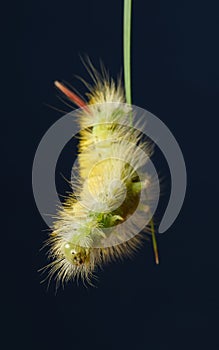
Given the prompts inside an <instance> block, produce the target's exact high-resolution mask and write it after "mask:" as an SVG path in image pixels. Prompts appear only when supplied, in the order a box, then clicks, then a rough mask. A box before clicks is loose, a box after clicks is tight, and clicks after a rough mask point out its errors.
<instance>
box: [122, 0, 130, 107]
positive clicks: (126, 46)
mask: <svg viewBox="0 0 219 350" xmlns="http://www.w3.org/2000/svg"><path fill="white" fill-rule="evenodd" d="M131 15H132V0H124V19H123V59H124V82H125V95H126V103H128V104H130V105H131V104H132V96H131Z"/></svg>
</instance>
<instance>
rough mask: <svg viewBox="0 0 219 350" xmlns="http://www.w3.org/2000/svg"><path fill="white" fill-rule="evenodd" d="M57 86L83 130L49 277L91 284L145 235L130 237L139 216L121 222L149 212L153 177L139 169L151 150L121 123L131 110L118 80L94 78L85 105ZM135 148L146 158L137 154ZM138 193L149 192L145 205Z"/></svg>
mask: <svg viewBox="0 0 219 350" xmlns="http://www.w3.org/2000/svg"><path fill="white" fill-rule="evenodd" d="M56 86H57V87H58V88H59V89H60V90H61V91H62V92H63V93H64V94H65V95H67V96H68V97H69V98H70V99H71V100H72V101H73V102H74V103H75V104H77V105H78V106H79V107H83V108H82V109H79V110H78V122H79V124H80V130H81V131H80V137H79V154H78V166H77V173H76V174H75V175H74V176H73V178H72V194H71V195H69V196H68V198H67V199H66V200H65V202H64V204H63V207H62V208H60V209H59V211H58V213H57V217H56V220H55V222H54V226H53V232H52V233H51V235H50V237H49V240H48V242H47V244H48V245H49V247H50V248H49V257H50V258H51V259H52V262H51V263H50V264H49V265H48V266H49V267H50V271H49V278H51V277H52V276H54V277H55V279H56V280H57V284H59V283H62V284H64V283H65V282H67V281H68V280H70V279H74V278H78V277H81V278H82V280H83V281H88V283H91V281H92V276H93V273H94V271H95V269H96V268H97V267H100V266H102V265H103V264H105V263H107V262H109V261H110V260H114V259H117V258H123V257H125V256H130V255H132V253H133V252H134V251H135V250H136V249H137V248H138V247H139V246H140V245H141V243H142V240H143V238H144V234H137V235H135V234H132V231H133V230H132V226H133V225H138V224H139V222H138V221H139V218H138V216H137V218H135V219H134V221H133V222H131V224H129V226H127V225H126V226H125V228H123V223H125V222H127V221H128V220H130V218H132V216H133V213H135V211H136V208H139V210H140V211H141V213H142V215H144V214H146V213H148V212H149V211H150V193H151V192H152V191H151V189H152V188H153V179H151V178H150V177H149V176H148V175H147V174H145V173H144V174H143V176H142V172H141V169H142V167H144V165H145V164H146V163H147V161H148V159H149V158H150V156H151V154H152V147H151V146H150V144H149V143H148V142H145V141H144V142H143V141H142V139H141V133H140V132H139V131H138V130H136V129H134V128H133V127H132V126H131V125H130V126H127V125H126V126H124V125H122V123H121V122H122V121H123V120H125V119H126V120H127V118H129V117H130V113H132V108H131V106H129V105H127V104H125V96H124V91H123V88H122V85H121V83H120V82H118V83H117V84H116V83H115V82H114V81H113V80H111V79H109V78H107V77H106V76H104V78H101V77H100V75H98V74H96V76H95V84H94V87H89V93H88V94H87V95H88V99H89V100H88V102H87V103H85V102H84V101H82V100H81V99H80V98H79V97H78V96H76V95H75V94H74V93H73V92H72V91H70V90H68V89H67V88H66V87H65V86H64V85H63V84H61V83H59V82H56ZM91 122H92V124H93V126H92V127H91V126H90V125H91ZM136 145H138V147H137V148H136ZM138 148H140V149H141V150H142V151H143V152H144V155H145V154H146V157H145V156H144V157H143V156H139V152H138ZM142 191H147V194H148V193H149V195H148V202H145V203H144V205H142V203H141V206H139V203H140V196H141V193H142ZM127 227H128V228H129V229H127Z"/></svg>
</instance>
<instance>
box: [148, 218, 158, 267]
mask: <svg viewBox="0 0 219 350" xmlns="http://www.w3.org/2000/svg"><path fill="white" fill-rule="evenodd" d="M150 226H151V235H152V245H153V250H154V257H155V262H156V264H157V265H158V264H159V255H158V248H157V240H156V235H155V229H154V221H153V219H151V221H150Z"/></svg>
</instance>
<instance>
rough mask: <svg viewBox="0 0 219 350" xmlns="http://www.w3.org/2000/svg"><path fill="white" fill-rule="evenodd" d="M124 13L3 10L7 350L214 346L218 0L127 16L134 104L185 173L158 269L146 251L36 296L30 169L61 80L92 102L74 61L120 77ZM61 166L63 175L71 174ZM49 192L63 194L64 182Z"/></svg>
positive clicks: (39, 259)
mask: <svg viewBox="0 0 219 350" xmlns="http://www.w3.org/2000/svg"><path fill="white" fill-rule="evenodd" d="M122 6H123V5H122V1H121V0H118V1H115V0H114V1H100V0H94V1H88V0H87V1H85V0H80V1H73V0H71V1H68V0H63V1H56V0H54V1H51V0H46V1H42V0H38V1H31V0H29V1H19V2H16V3H10V4H9V7H10V8H9V13H8V19H10V24H9V26H7V27H4V28H3V34H5V38H6V40H5V42H6V49H5V50H4V51H2V55H3V54H6V55H5V56H6V63H5V65H2V68H3V69H2V71H3V72H2V73H6V75H7V77H6V78H7V86H8V87H7V89H5V92H6V98H8V100H6V99H5V100H4V101H6V106H7V108H6V111H5V113H4V116H3V120H4V121H5V122H6V126H7V129H6V130H7V131H6V132H5V131H3V132H2V136H1V142H2V148H3V149H4V150H6V152H7V160H6V161H5V162H4V164H3V166H2V187H3V190H6V191H5V194H4V195H3V194H2V201H3V203H4V207H5V208H6V214H5V215H4V217H3V222H4V223H6V229H3V230H2V231H3V232H2V236H3V235H4V236H5V232H7V238H8V242H7V245H2V252H4V253H5V259H4V261H3V265H2V272H4V271H5V270H7V271H6V275H7V277H9V281H8V282H7V283H5V279H4V278H2V283H3V284H2V290H3V291H6V298H4V299H2V310H3V309H5V311H6V318H7V320H8V321H7V323H6V318H4V320H3V321H4V323H6V324H7V326H8V327H7V332H8V333H7V344H8V345H7V347H6V348H10V349H12V348H13V349H14V348H22V349H80V350H84V349H86V350H87V349H133V348H136V349H154V350H158V349H162V350H164V349H165V350H166V349H177V350H178V349H198V348H199V349H207V348H209V349H211V350H213V349H218V348H219V339H218V334H217V332H218V317H219V301H218V296H219V293H218V292H219V286H218V270H219V269H218V243H219V238H218V223H217V219H218V216H217V214H218V196H219V191H218V175H217V170H218V169H217V161H218V157H217V148H218V147H217V139H218V132H217V130H218V129H217V120H218V96H219V94H218V88H219V70H218V62H219V49H218V20H219V15H218V13H219V6H218V4H217V2H216V1H215V2H214V1H208V2H206V1H198V0H191V1H188V0H186V1H171V0H167V1H156V0H153V1H144V0H138V1H134V4H133V36H132V73H133V102H134V104H136V105H138V106H140V107H143V108H145V109H147V110H149V111H151V112H152V113H154V114H155V115H157V116H158V117H159V118H160V119H161V120H162V121H163V122H164V123H165V124H166V125H167V126H168V127H169V128H170V130H171V131H172V132H173V134H174V135H175V137H176V139H177V140H178V142H179V144H180V147H181V148H182V151H183V154H184V157H185V161H186V165H187V171H188V188H187V195H186V199H185V202H184V206H183V208H182V211H181V213H180V215H179V216H178V218H177V220H176V221H175V223H174V224H173V226H172V227H171V228H170V229H169V230H168V232H167V233H166V234H164V235H162V236H160V237H158V244H159V250H160V257H161V258H160V260H161V263H160V265H159V266H155V264H154V261H153V253H152V248H151V245H150V244H149V243H146V244H145V245H144V247H143V248H142V249H141V250H140V252H139V254H138V255H136V257H135V258H134V259H133V260H126V261H124V262H123V263H112V264H110V265H109V266H106V267H104V271H100V272H99V273H98V276H99V280H98V282H97V283H96V285H97V288H88V289H86V288H84V287H83V286H77V285H76V283H69V284H68V285H67V286H66V288H65V289H64V291H63V290H61V289H60V290H59V291H58V293H57V294H56V295H55V292H54V285H53V284H52V285H51V288H50V289H49V290H48V291H47V290H46V285H45V284H40V281H41V279H42V277H41V276H40V274H39V273H38V272H37V270H38V269H39V268H40V267H42V266H44V265H45V264H46V257H45V252H44V251H39V249H40V247H41V246H42V244H43V241H44V240H45V239H46V237H47V232H46V231H45V230H46V229H47V227H46V225H45V223H44V222H43V220H42V218H41V216H40V214H39V213H38V211H37V208H36V206H35V203H34V199H33V195H32V188H31V167H32V162H33V157H34V154H35V151H36V148H37V145H38V143H39V142H40V139H41V138H42V136H43V134H44V133H45V132H46V130H47V129H48V128H49V127H50V126H51V125H52V124H53V123H54V122H55V121H56V120H58V119H59V118H60V117H61V116H62V113H60V112H58V111H57V110H54V109H51V108H49V107H47V106H46V105H45V104H46V103H47V104H50V105H52V106H54V107H56V108H60V109H63V110H64V111H69V110H70V109H69V108H68V107H67V106H65V105H64V104H63V103H62V102H60V101H59V100H58V99H57V91H56V90H55V88H54V86H53V81H54V80H55V79H64V80H67V81H69V82H70V83H71V84H72V85H74V87H75V88H77V89H78V90H80V92H81V93H82V94H84V93H85V92H86V89H85V87H84V86H83V85H82V84H81V83H80V82H79V81H78V80H77V79H75V78H74V74H77V75H79V76H82V77H84V78H85V79H86V80H88V81H89V79H90V78H89V76H88V74H87V73H86V71H85V69H84V67H83V65H82V64H81V62H80V58H79V53H80V54H84V53H86V54H88V55H89V56H90V58H91V59H92V61H93V63H94V65H96V66H97V67H98V62H99V59H100V58H101V59H102V60H103V62H104V64H105V65H106V67H108V68H109V69H110V72H111V75H112V76H113V77H115V78H116V76H117V74H118V73H119V72H120V71H121V68H122ZM7 24H8V23H7ZM10 34H11V36H10V39H9V35H10ZM6 67H8V68H6ZM11 73H12V76H11ZM4 130H5V129H4ZM68 150H69V151H68V152H71V149H70V148H68ZM68 154H70V153H68ZM67 158H68V159H69V157H67V156H66V155H65V156H63V159H64V160H63V165H62V163H60V164H61V165H60V168H59V170H60V172H62V173H64V174H65V175H66V176H68V168H69V164H68V162H67ZM62 166H63V169H62ZM164 168H165V166H164ZM164 175H165V174H164ZM6 181H8V183H9V184H8V185H5V184H6ZM57 182H58V184H59V185H58V186H59V192H60V191H63V192H64V190H65V185H64V182H63V180H59V176H58V179H57ZM62 186H63V188H62Z"/></svg>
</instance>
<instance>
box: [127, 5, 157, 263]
mask: <svg viewBox="0 0 219 350" xmlns="http://www.w3.org/2000/svg"><path fill="white" fill-rule="evenodd" d="M131 20H132V0H124V17H123V60H124V83H125V96H126V103H128V104H130V105H131V104H132V94H131V22H132V21H131ZM130 124H131V126H132V124H133V121H132V113H130ZM150 226H151V234H152V245H153V250H154V257H155V262H156V264H159V256H158V248H157V241H156V235H155V228H154V221H153V218H152V219H151V221H150Z"/></svg>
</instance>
